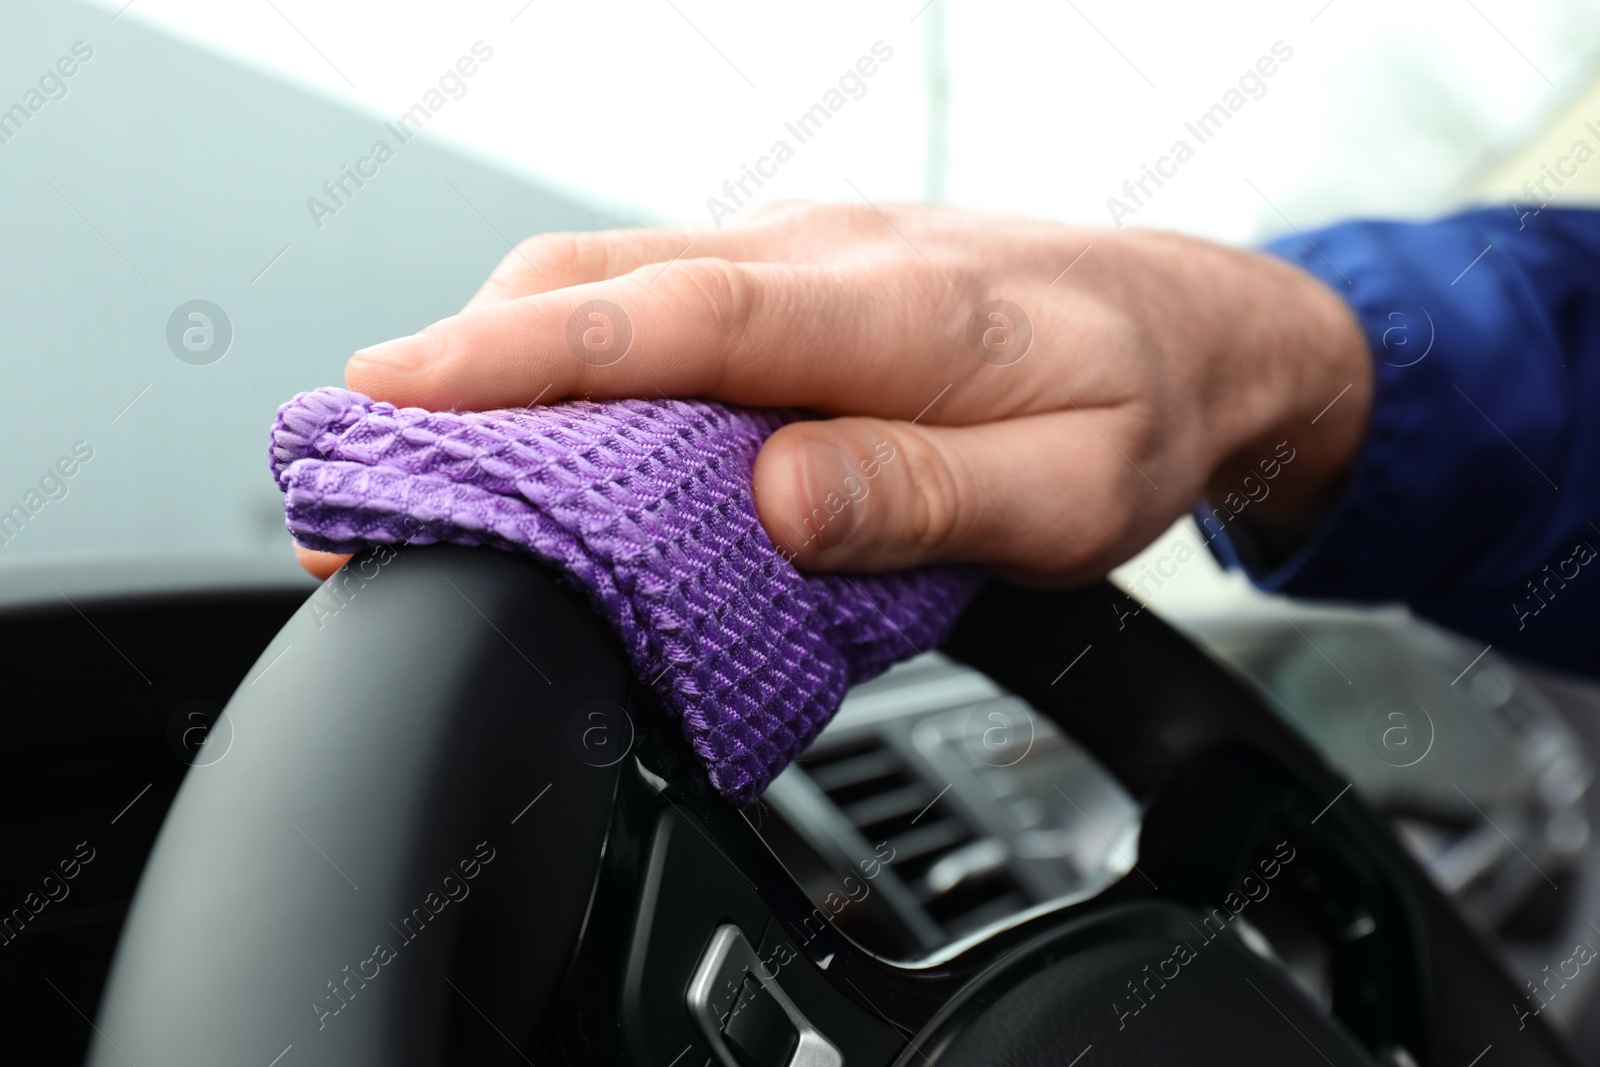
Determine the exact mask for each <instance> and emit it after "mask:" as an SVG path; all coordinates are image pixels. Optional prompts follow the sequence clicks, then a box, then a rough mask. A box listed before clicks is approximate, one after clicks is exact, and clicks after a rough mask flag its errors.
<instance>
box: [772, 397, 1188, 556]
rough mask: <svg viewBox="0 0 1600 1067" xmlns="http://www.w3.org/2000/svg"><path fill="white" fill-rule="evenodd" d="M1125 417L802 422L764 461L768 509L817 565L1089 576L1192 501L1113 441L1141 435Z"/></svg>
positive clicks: (784, 433)
mask: <svg viewBox="0 0 1600 1067" xmlns="http://www.w3.org/2000/svg"><path fill="white" fill-rule="evenodd" d="M1091 418H1092V419H1093V420H1094V423H1093V424H1091V423H1090V422H1089V421H1088V420H1089V419H1091ZM1124 421H1125V416H1122V415H1119V414H1118V413H1117V412H1114V411H1103V410H1102V411H1096V412H1094V413H1092V414H1088V415H1085V414H1080V413H1078V412H1064V413H1055V414H1049V415H1035V416H1030V417H1026V418H1021V419H1011V420H1007V421H1004V422H996V423H985V424H981V425H976V426H959V427H948V426H933V427H930V426H923V425H913V424H910V423H905V422H897V421H891V420H883V419H869V418H842V419H833V420H831V421H825V422H822V421H819V422H804V423H795V424H792V425H789V426H786V427H784V428H783V429H781V430H779V431H778V432H777V433H776V434H774V435H773V436H772V437H771V438H770V439H769V440H768V441H767V444H766V446H765V447H764V448H763V449H762V451H761V454H760V456H759V457H758V458H757V460H756V466H755V478H754V483H755V496H756V506H757V510H758V512H759V514H760V517H761V523H762V526H763V527H764V528H765V529H766V531H767V534H768V536H770V537H771V538H772V541H773V544H774V545H776V546H777V547H778V549H779V551H780V552H781V553H783V554H784V555H786V556H791V557H792V558H793V559H794V562H795V564H796V565H797V566H800V567H802V568H804V569H811V570H828V571H882V570H892V569H896V568H901V567H909V566H916V565H918V564H923V563H930V562H941V561H964V562H976V563H984V564H990V565H993V566H996V567H1001V568H1012V569H1018V570H1021V571H1025V572H1028V573H1030V574H1048V575H1050V576H1051V577H1052V579H1057V580H1066V581H1069V582H1070V581H1082V580H1088V579H1090V578H1092V577H1095V576H1097V575H1098V574H1103V573H1104V572H1105V570H1106V569H1108V568H1109V567H1111V566H1114V565H1115V564H1117V563H1119V562H1121V561H1122V560H1124V559H1126V558H1128V557H1129V556H1131V555H1132V554H1133V553H1134V552H1135V551H1137V549H1138V547H1139V545H1140V543H1141V542H1140V541H1139V537H1140V536H1143V534H1142V533H1141V531H1142V530H1144V529H1145V527H1147V526H1149V527H1151V528H1150V529H1149V530H1148V534H1149V536H1154V535H1155V534H1156V533H1159V531H1160V529H1161V528H1163V526H1164V522H1163V521H1161V520H1159V519H1156V520H1152V521H1153V526H1152V523H1151V522H1147V521H1146V520H1145V518H1144V516H1145V515H1147V514H1155V513H1157V512H1158V511H1159V509H1160V507H1162V506H1167V507H1170V499H1167V498H1171V497H1174V496H1181V495H1182V494H1183V492H1184V490H1182V489H1181V488H1177V489H1176V492H1175V493H1174V492H1172V491H1169V492H1167V493H1165V494H1163V493H1162V491H1160V490H1157V489H1156V488H1155V487H1154V484H1153V483H1151V482H1150V481H1148V480H1147V479H1146V477H1145V476H1144V473H1141V471H1140V470H1139V469H1138V468H1137V467H1136V466H1135V465H1134V463H1135V458H1134V457H1130V456H1125V455H1123V454H1122V453H1120V452H1119V451H1118V449H1117V447H1113V446H1111V445H1110V444H1109V441H1108V439H1107V438H1106V437H1102V436H1101V433H1102V432H1104V433H1106V434H1109V435H1113V438H1116V437H1123V438H1131V437H1132V436H1133V435H1132V434H1129V433H1127V432H1126V431H1127V429H1128V427H1127V426H1126V425H1123V422H1124ZM1119 447H1120V446H1119ZM1133 447H1134V446H1133V445H1132V444H1131V443H1129V444H1128V445H1127V446H1126V449H1124V450H1125V451H1126V450H1127V449H1132V448H1133ZM1146 462H1147V463H1148V462H1149V461H1148V460H1147V461H1146ZM1151 473H1158V472H1154V471H1152V472H1151ZM1175 488H1176V487H1175ZM1191 491H1192V489H1191ZM1180 506H1181V505H1180ZM1162 514H1164V512H1162Z"/></svg>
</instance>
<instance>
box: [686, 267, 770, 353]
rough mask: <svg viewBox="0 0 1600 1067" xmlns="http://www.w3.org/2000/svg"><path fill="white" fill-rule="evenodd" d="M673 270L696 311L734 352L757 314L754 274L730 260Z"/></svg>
mask: <svg viewBox="0 0 1600 1067" xmlns="http://www.w3.org/2000/svg"><path fill="white" fill-rule="evenodd" d="M673 270H674V273H676V274H677V281H678V285H679V287H680V289H681V290H682V291H683V292H684V293H685V295H686V296H687V297H688V299H689V300H690V301H691V303H692V304H693V305H694V306H693V310H694V311H695V312H696V313H697V314H700V315H703V316H705V317H706V319H707V320H708V322H709V324H710V326H711V327H712V328H714V329H715V330H716V331H717V332H718V334H719V335H720V336H722V337H724V338H726V339H727V343H728V345H729V347H730V348H732V347H736V346H737V345H738V344H739V342H740V340H741V339H742V338H743V336H744V334H745V331H746V329H747V328H748V326H749V324H750V320H751V317H752V315H753V314H754V311H755V304H756V284H755V281H754V280H753V279H752V278H751V276H750V272H749V271H748V270H746V269H745V268H744V267H743V266H741V265H740V264H738V263H733V262H730V261H729V260H726V259H692V260H689V261H687V262H684V263H680V264H679V265H678V266H677V267H675V268H673Z"/></svg>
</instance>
